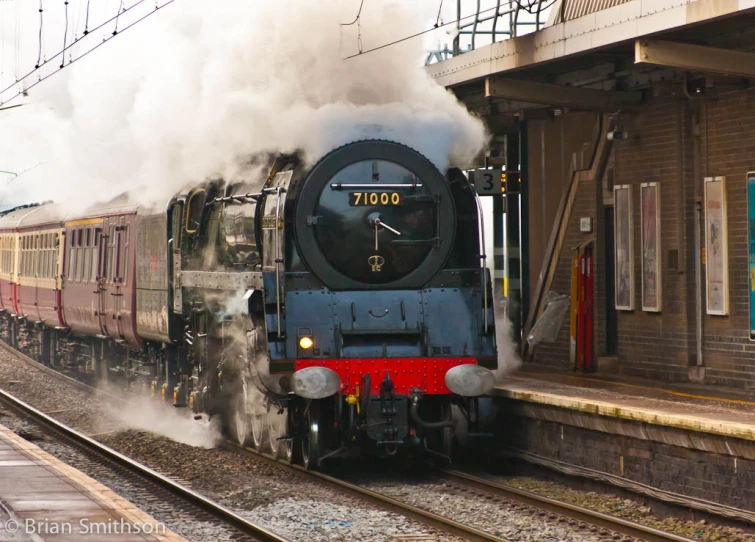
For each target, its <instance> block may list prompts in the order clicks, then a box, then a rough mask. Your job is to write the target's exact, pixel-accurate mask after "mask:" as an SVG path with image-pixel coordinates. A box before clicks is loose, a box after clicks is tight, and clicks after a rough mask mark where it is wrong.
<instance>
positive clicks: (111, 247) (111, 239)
mask: <svg viewBox="0 0 755 542" xmlns="http://www.w3.org/2000/svg"><path fill="white" fill-rule="evenodd" d="M114 256H115V226H110V231H109V233H108V238H107V262H106V263H107V270H106V271H107V272H106V273H105V276H106V277H107V280H108V282H113V258H114Z"/></svg>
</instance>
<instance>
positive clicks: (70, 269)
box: [0, 202, 167, 368]
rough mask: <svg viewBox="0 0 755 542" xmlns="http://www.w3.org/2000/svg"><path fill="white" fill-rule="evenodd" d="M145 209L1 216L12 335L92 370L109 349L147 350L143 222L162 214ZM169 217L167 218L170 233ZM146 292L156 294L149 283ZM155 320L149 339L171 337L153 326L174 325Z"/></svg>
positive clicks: (7, 322) (1, 303)
mask: <svg viewBox="0 0 755 542" xmlns="http://www.w3.org/2000/svg"><path fill="white" fill-rule="evenodd" d="M142 213H143V214H142V215H140V216H137V206H135V205H127V204H119V203H118V202H112V203H110V204H106V205H101V206H97V209H96V212H88V213H87V212H84V213H76V214H75V215H71V214H66V213H64V212H63V210H62V209H61V208H60V207H59V206H57V205H53V204H43V205H34V206H29V207H24V208H20V209H17V210H14V211H11V212H9V213H6V214H5V215H3V216H0V314H1V315H2V316H1V318H2V320H3V323H4V326H3V329H4V330H5V331H6V338H7V340H8V341H9V342H10V343H11V344H13V345H15V346H18V347H20V348H22V349H25V350H27V351H29V352H30V354H32V355H33V356H34V357H36V358H37V359H39V360H40V361H44V362H45V363H50V364H57V363H61V362H64V363H68V364H74V365H85V366H88V367H90V368H91V367H93V366H94V365H95V364H96V362H97V361H98V360H101V359H103V358H104V356H105V355H106V352H107V354H108V357H113V358H114V359H118V360H122V359H129V356H130V355H132V354H130V351H140V350H141V349H142V347H143V345H144V341H143V339H142V338H141V336H140V335H139V331H140V330H139V329H137V312H138V311H137V306H136V300H137V275H136V260H137V239H138V223H139V221H140V220H142V221H143V220H148V219H153V218H154V217H152V216H151V215H149V214H148V213H147V212H146V211H142ZM157 217H158V218H160V215H159V214H158V215H157ZM152 222H154V220H152ZM158 222H160V221H159V220H158ZM165 222H166V218H164V217H162V226H163V229H162V232H163V235H162V237H164V236H165V235H164V233H165V229H164V227H165ZM150 225H151V226H157V227H158V228H159V226H160V225H161V224H157V223H155V224H153V223H150ZM156 234H157V236H158V237H160V231H159V230H158V231H157V232H156ZM165 244H166V243H165V242H163V243H162V245H165ZM152 248H154V249H155V250H156V249H157V248H159V247H152ZM163 248H165V247H163ZM153 252H154V250H153ZM151 278H152V279H153V280H154V277H151ZM163 283H166V281H162V282H161V284H160V285H161V286H163V289H166V288H167V286H166V284H167V283H166V284H163ZM146 295H147V297H148V298H149V299H151V298H150V295H151V296H152V297H154V292H152V291H150V290H149V285H148V286H147V291H146ZM166 295H167V294H166ZM163 297H165V296H163ZM166 302H167V301H166ZM156 312H160V311H156ZM163 312H164V311H163ZM166 318H167V317H166ZM152 320H155V322H152ZM152 320H150V319H147V323H146V325H142V326H141V327H142V328H144V329H143V330H142V331H143V332H144V333H145V334H146V335H145V336H147V337H148V338H152V339H155V338H157V339H158V340H159V339H164V340H167V337H165V338H164V337H163V335H167V333H164V334H161V333H159V332H153V333H150V331H154V330H151V328H150V324H151V323H153V324H155V325H156V326H158V328H159V329H163V328H165V327H166V325H165V323H164V322H162V321H161V320H160V319H152ZM159 329H158V330H159Z"/></svg>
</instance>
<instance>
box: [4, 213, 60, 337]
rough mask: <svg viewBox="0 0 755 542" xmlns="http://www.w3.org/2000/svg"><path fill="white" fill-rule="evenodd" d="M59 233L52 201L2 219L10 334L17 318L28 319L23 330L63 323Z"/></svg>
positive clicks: (54, 326)
mask: <svg viewBox="0 0 755 542" xmlns="http://www.w3.org/2000/svg"><path fill="white" fill-rule="evenodd" d="M62 232H63V229H62V227H61V223H60V218H59V210H58V209H57V208H56V207H55V206H54V205H40V206H35V207H28V208H23V209H19V210H16V211H14V212H11V213H8V214H6V215H5V216H3V217H2V218H0V304H1V305H2V309H3V310H4V314H5V318H7V319H8V320H9V322H8V323H9V329H10V330H11V333H12V334H13V335H14V336H15V335H17V334H18V333H19V329H20V328H19V322H25V323H26V326H23V327H24V329H23V331H24V332H26V331H29V330H30V329H31V330H32V331H38V332H41V330H42V329H44V327H51V328H61V327H64V325H65V324H64V322H63V318H62V311H61V303H60V292H61V273H60V264H59V262H60V256H61V254H62V247H63V243H62ZM25 334H26V333H22V335H25ZM12 340H13V341H14V342H15V341H16V340H18V338H12Z"/></svg>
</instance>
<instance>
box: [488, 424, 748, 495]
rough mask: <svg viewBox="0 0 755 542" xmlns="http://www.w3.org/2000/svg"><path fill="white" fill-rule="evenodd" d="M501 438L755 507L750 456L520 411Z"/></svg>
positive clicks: (688, 491)
mask: <svg viewBox="0 0 755 542" xmlns="http://www.w3.org/2000/svg"><path fill="white" fill-rule="evenodd" d="M499 439H500V440H499V442H501V443H502V444H504V445H506V446H510V447H513V448H516V449H519V450H524V451H527V452H530V453H534V454H537V455H540V456H544V457H546V458H549V459H555V460H558V461H563V462H565V463H568V464H570V465H577V466H580V467H585V468H589V469H592V470H596V471H600V472H605V473H609V474H613V475H617V476H622V477H624V478H626V479H628V480H632V481H635V482H640V483H642V484H646V485H649V486H651V487H654V488H659V489H663V490H666V491H671V492H673V493H678V494H681V495H685V496H689V497H695V498H698V499H704V500H708V501H712V502H716V503H721V504H726V505H729V506H734V507H736V508H740V509H743V510H753V509H755V461H752V460H748V459H744V458H741V457H733V456H729V455H722V454H717V453H709V452H704V451H700V450H695V449H690V448H685V447H681V446H673V445H670V444H665V443H662V442H655V441H651V440H643V439H639V438H633V437H630V436H625V435H617V434H612V433H605V432H601V431H595V430H592V429H584V428H581V427H574V426H571V425H566V424H561V423H557V422H551V421H545V420H532V419H528V418H525V417H519V416H516V417H511V418H508V419H507V422H506V424H505V426H503V427H502V433H501V435H499ZM622 462H623V469H624V470H623V472H622V470H621V466H622Z"/></svg>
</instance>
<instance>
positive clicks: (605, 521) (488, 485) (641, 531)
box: [441, 469, 693, 542]
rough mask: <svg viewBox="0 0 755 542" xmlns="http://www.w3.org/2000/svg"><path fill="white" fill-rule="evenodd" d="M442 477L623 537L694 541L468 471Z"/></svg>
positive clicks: (652, 541)
mask: <svg viewBox="0 0 755 542" xmlns="http://www.w3.org/2000/svg"><path fill="white" fill-rule="evenodd" d="M441 477H443V478H445V479H447V480H448V481H452V482H456V483H458V484H461V485H464V486H467V487H471V488H474V489H476V490H479V491H485V492H488V493H493V494H495V495H497V496H500V497H505V498H508V499H511V500H515V501H518V502H520V503H522V504H525V505H527V506H532V507H535V508H539V509H541V510H544V511H545V512H548V513H552V514H558V515H561V516H566V517H569V518H573V519H576V520H577V521H581V522H584V523H587V524H591V525H595V526H596V527H599V528H602V529H608V530H611V531H615V532H619V533H621V534H623V535H626V536H630V537H632V538H635V539H638V540H645V541H646V542H693V541H692V540H691V539H689V538H685V537H683V536H679V535H676V534H673V533H668V532H666V531H661V530H660V529H655V528H653V527H648V526H646V525H641V524H639V523H634V522H633V521H628V520H626V519H623V518H619V517H615V516H611V515H609V514H604V513H602V512H597V511H595V510H590V509H589V508H584V507H582V506H578V505H576V504H571V503H567V502H562V501H558V500H556V499H551V498H549V497H544V496H542V495H537V494H536V493H531V492H529V491H524V490H522V489H518V488H515V487H512V486H509V485H506V484H502V483H499V482H494V481H492V480H486V479H485V478H480V477H478V476H474V475H471V474H468V473H465V472H461V471H458V470H453V469H445V470H442V471H441Z"/></svg>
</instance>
